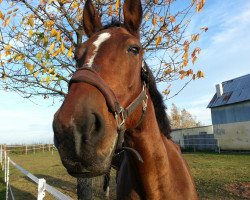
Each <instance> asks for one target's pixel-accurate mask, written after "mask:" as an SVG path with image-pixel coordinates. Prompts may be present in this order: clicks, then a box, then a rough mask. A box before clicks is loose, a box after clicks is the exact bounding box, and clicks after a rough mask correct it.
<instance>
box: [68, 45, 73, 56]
mask: <svg viewBox="0 0 250 200" xmlns="http://www.w3.org/2000/svg"><path fill="white" fill-rule="evenodd" d="M72 54H73V48H72V47H70V49H69V51H68V54H67V56H68V58H71V57H72Z"/></svg>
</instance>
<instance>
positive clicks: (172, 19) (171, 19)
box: [168, 15, 176, 23]
mask: <svg viewBox="0 0 250 200" xmlns="http://www.w3.org/2000/svg"><path fill="white" fill-rule="evenodd" d="M168 19H169V21H170V22H171V23H174V22H175V21H176V19H175V17H174V16H172V15H169V16H168Z"/></svg>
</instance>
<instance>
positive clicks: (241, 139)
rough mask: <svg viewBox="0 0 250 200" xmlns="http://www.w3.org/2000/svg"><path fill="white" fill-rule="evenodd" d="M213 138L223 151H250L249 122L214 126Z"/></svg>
mask: <svg viewBox="0 0 250 200" xmlns="http://www.w3.org/2000/svg"><path fill="white" fill-rule="evenodd" d="M214 136H215V138H216V139H218V141H219V146H220V148H221V149H223V150H250V121H246V122H237V123H228V124H218V125H214Z"/></svg>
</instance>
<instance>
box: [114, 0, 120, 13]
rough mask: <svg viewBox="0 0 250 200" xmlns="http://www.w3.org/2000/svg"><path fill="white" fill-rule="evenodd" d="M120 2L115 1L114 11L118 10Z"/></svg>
mask: <svg viewBox="0 0 250 200" xmlns="http://www.w3.org/2000/svg"><path fill="white" fill-rule="evenodd" d="M120 3H121V1H120V0H117V1H116V4H115V10H116V12H118V10H119V7H120Z"/></svg>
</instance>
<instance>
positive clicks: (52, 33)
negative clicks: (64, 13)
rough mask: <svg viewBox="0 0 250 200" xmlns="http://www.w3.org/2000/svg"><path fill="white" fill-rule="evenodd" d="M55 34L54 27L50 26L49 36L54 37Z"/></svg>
mask: <svg viewBox="0 0 250 200" xmlns="http://www.w3.org/2000/svg"><path fill="white" fill-rule="evenodd" d="M56 35H57V31H56V29H54V28H52V30H51V32H50V37H55V36H56Z"/></svg>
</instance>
